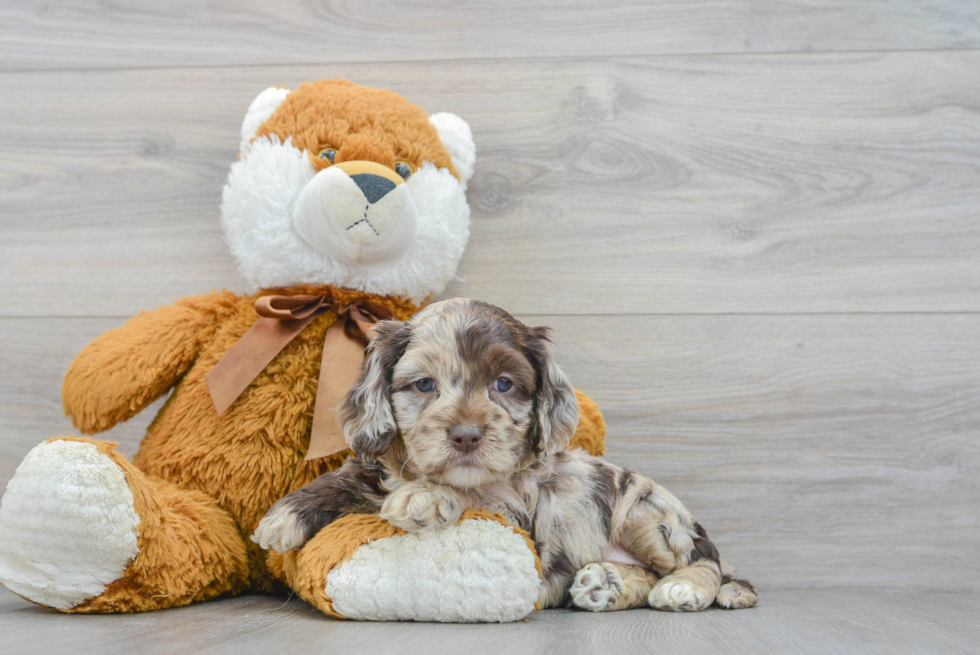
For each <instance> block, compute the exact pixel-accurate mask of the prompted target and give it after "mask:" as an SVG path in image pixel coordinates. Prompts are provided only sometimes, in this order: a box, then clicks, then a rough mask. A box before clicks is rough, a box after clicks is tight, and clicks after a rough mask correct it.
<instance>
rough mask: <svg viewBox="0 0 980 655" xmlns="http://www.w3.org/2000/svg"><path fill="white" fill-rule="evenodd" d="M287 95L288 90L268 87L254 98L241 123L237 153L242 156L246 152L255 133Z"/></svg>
mask: <svg viewBox="0 0 980 655" xmlns="http://www.w3.org/2000/svg"><path fill="white" fill-rule="evenodd" d="M288 94H289V89H279V88H276V87H274V86H270V87H269V88H268V89H266V90H265V91H263V92H262V93H260V94H259V95H257V96H256V97H255V100H253V101H252V104H251V105H249V106H248V111H247V112H245V119H244V120H243V121H242V142H241V144H240V146H239V152H241V153H242V154H245V153H247V152H248V149H249V144H250V142H251V141H252V139H253V138H254V137H255V133H256V132H257V131H258V129H259V128H260V127H262V123H264V122H266V121H267V120H269V117H271V116H272V114H273V113H274V112H275V111H276V109H278V108H279V105H280V104H282V101H283V100H285V98H286V96H287V95H288Z"/></svg>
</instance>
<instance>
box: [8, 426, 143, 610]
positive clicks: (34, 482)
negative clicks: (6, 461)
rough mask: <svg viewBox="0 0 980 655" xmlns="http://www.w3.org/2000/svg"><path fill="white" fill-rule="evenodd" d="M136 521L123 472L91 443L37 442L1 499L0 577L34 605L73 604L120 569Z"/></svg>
mask: <svg viewBox="0 0 980 655" xmlns="http://www.w3.org/2000/svg"><path fill="white" fill-rule="evenodd" d="M139 521H140V517H139V516H138V515H137V513H136V510H135V509H134V501H133V493H132V491H131V490H130V488H129V485H128V484H127V482H126V476H125V474H124V473H123V471H122V469H121V468H120V467H119V466H118V465H116V464H115V463H114V462H113V461H112V459H111V458H110V457H109V456H108V455H106V454H104V453H102V452H100V451H99V449H98V448H97V446H96V445H95V444H94V443H84V442H80V441H67V440H57V441H49V442H46V443H42V444H41V445H39V446H37V447H35V448H34V449H33V450H32V451H31V452H30V453H28V455H27V457H26V458H25V459H24V461H23V462H22V463H21V464H20V466H19V467H18V468H17V472H16V473H15V474H14V477H13V478H12V479H11V480H10V483H9V484H8V485H7V492H6V494H5V495H4V496H3V500H2V502H0V582H2V583H3V584H4V586H6V587H7V588H8V589H10V590H11V591H13V592H14V593H16V594H18V595H20V596H22V597H24V598H26V599H28V600H30V601H32V602H35V603H37V604H39V605H46V606H48V607H52V608H55V609H60V610H68V609H70V608H72V607H75V606H76V605H79V604H81V603H83V602H84V601H86V600H88V599H90V598H94V597H95V596H98V595H99V594H100V593H102V592H103V591H104V590H105V587H106V585H108V584H109V583H111V582H112V581H114V580H116V579H117V578H119V577H120V576H122V575H123V572H124V571H125V570H126V567H127V566H128V565H129V563H130V562H131V561H132V560H133V559H134V558H135V557H136V555H137V552H138V550H139V548H138V546H137V527H138V526H139Z"/></svg>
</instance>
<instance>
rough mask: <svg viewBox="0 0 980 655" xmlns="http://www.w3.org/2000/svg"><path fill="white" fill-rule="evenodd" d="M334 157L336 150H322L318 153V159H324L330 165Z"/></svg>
mask: <svg viewBox="0 0 980 655" xmlns="http://www.w3.org/2000/svg"><path fill="white" fill-rule="evenodd" d="M336 156H337V149H336V148H324V149H323V150H321V151H320V159H326V160H328V161H329V162H330V163H331V164H332V163H333V160H334V157H336Z"/></svg>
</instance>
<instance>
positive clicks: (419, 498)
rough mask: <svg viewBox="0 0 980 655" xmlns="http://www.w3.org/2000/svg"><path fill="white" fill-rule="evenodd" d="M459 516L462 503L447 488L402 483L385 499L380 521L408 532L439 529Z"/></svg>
mask: <svg viewBox="0 0 980 655" xmlns="http://www.w3.org/2000/svg"><path fill="white" fill-rule="evenodd" d="M462 515H463V501H462V499H461V498H460V497H459V495H458V494H457V493H456V492H455V491H453V490H452V489H450V488H448V487H443V486H441V485H437V484H430V483H427V482H406V483H405V484H403V485H402V486H400V487H398V488H397V489H395V490H394V491H393V492H391V494H390V495H389V496H388V497H387V498H386V499H385V502H384V505H383V506H382V507H381V518H383V519H384V520H386V521H388V522H389V523H391V524H392V525H394V526H397V527H399V528H402V529H403V530H408V531H417V530H439V529H442V528H447V527H449V526H451V525H454V524H455V523H456V522H457V521H459V517H460V516H462Z"/></svg>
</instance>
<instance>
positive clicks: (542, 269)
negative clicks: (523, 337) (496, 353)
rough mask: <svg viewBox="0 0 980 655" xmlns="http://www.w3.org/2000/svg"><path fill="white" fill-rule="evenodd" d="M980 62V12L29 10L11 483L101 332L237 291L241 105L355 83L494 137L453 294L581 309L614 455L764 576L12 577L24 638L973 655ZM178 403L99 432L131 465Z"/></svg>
mask: <svg viewBox="0 0 980 655" xmlns="http://www.w3.org/2000/svg"><path fill="white" fill-rule="evenodd" d="M978 71H980V3H977V2H975V1H974V0H931V1H919V2H914V1H911V0H909V1H903V2H893V1H891V0H867V1H862V2H847V1H846V0H820V1H817V2H814V1H811V0H786V1H784V2H779V3H773V2H762V1H751V0H710V1H709V0H688V1H686V2H657V3H649V2H614V1H613V0H601V1H599V2H569V3H558V4H556V3H539V2H503V1H498V0H487V1H485V2H481V3H476V4H468V5H466V6H465V7H464V6H461V5H459V4H458V3H451V2H448V1H446V2H441V1H434V2H426V3H396V2H380V1H370V2H316V3H314V2H309V1H301V0H298V1H297V2H293V3H274V2H270V1H261V0H243V1H241V2H235V3H159V2H150V1H148V0H128V1H127V2H124V3H92V2H84V1H83V0H55V1H46V0H45V1H40V2H39V1H37V0H0V114H2V115H3V116H4V120H3V121H0V230H2V234H3V239H0V262H2V264H3V265H2V267H0V489H2V488H3V487H4V486H5V485H6V482H7V480H9V479H10V477H11V476H12V475H13V472H14V469H15V467H16V465H17V463H18V462H19V461H20V460H21V459H22V458H23V456H24V455H25V454H26V453H27V451H28V450H29V449H30V448H31V447H32V446H33V445H35V444H36V443H38V442H39V441H41V440H43V439H45V438H47V437H50V436H54V435H57V434H64V433H68V432H70V426H69V425H68V423H67V421H66V420H65V419H64V418H63V417H62V415H61V410H60V399H59V392H60V381H61V376H62V375H63V373H64V370H65V369H66V367H67V366H68V363H69V362H70V360H71V358H72V356H73V355H74V354H75V353H77V352H78V350H79V349H80V348H81V347H83V346H84V344H85V343H87V342H88V341H89V340H91V339H92V338H93V337H95V336H96V335H98V334H100V333H101V332H103V331H105V330H107V329H109V328H111V327H114V326H116V325H118V324H120V323H121V322H122V321H124V320H125V319H126V318H128V317H129V316H131V315H133V314H134V313H136V312H138V311H140V310H143V309H151V308H153V307H156V306H159V305H161V304H163V303H167V302H170V301H171V300H173V299H174V298H176V297H179V296H182V295H189V294H199V293H205V292H207V291H209V290H210V289H212V288H222V287H225V288H230V289H235V290H245V288H246V287H245V284H244V282H243V281H242V279H241V277H240V275H239V274H238V272H237V271H236V269H235V267H234V264H233V263H232V261H231V258H230V256H229V255H228V253H227V249H226V247H225V245H224V242H223V239H222V235H221V231H220V228H219V226H218V204H219V201H220V196H221V187H222V185H223V182H224V178H225V175H226V174H227V170H228V167H229V166H230V164H231V162H232V161H233V160H234V157H235V154H236V148H237V145H238V137H237V134H238V126H239V124H240V121H241V118H242V114H243V112H244V110H245V108H246V107H247V105H248V103H249V102H250V100H251V99H252V98H253V97H254V96H255V95H256V94H257V93H258V92H259V91H261V90H262V89H264V88H265V87H267V86H270V85H273V84H285V85H295V84H297V83H300V82H302V81H304V80H309V79H318V78H323V77H345V78H349V79H353V80H354V81H356V82H359V83H362V84H367V85H373V86H382V87H387V88H392V89H394V90H396V91H399V92H401V93H403V94H404V95H406V96H407V97H408V98H409V99H411V100H412V101H414V102H417V103H419V104H420V105H422V106H423V107H424V108H426V109H427V110H429V111H431V112H435V111H452V112H455V113H458V114H460V115H461V116H463V117H464V118H466V119H467V120H468V121H469V122H470V124H471V125H472V127H473V131H474V135H475V138H476V142H477V147H478V163H477V167H476V173H475V176H474V178H473V180H472V181H471V184H470V190H469V199H470V203H471V206H472V208H473V229H472V238H471V241H470V245H469V246H468V249H467V252H466V255H465V256H464V258H463V262H462V264H461V266H460V271H459V279H458V280H456V281H454V282H453V283H452V284H451V285H450V288H449V289H448V290H447V292H446V295H447V296H452V295H467V296H473V297H479V298H482V299H485V300H488V301H491V302H494V303H497V304H500V305H502V306H504V307H505V308H507V309H509V310H511V311H513V312H514V313H516V314H518V315H519V316H520V317H522V318H524V319H526V320H528V321H530V322H535V323H545V324H550V325H552V326H553V327H554V328H555V329H556V332H557V336H558V339H559V351H560V354H561V358H562V361H563V364H564V365H565V367H566V368H567V370H568V371H569V373H570V374H571V376H572V378H573V380H574V381H575V383H576V385H577V386H579V387H581V388H583V389H585V390H587V391H588V392H589V393H591V394H592V395H594V396H595V398H596V399H597V400H598V401H599V402H600V405H601V406H602V407H603V408H604V411H605V414H606V417H607V419H608V422H609V426H610V436H609V455H608V457H609V458H610V459H611V460H613V461H616V462H618V463H622V464H625V463H629V465H630V466H632V467H634V468H637V469H639V470H640V471H642V472H644V473H646V474H648V475H650V476H652V477H654V478H656V479H657V480H658V481H660V482H662V483H664V484H665V485H666V486H668V488H670V489H671V490H672V491H674V492H675V493H676V494H677V495H678V496H679V497H681V498H682V499H683V500H684V501H685V502H686V503H687V504H688V505H689V506H690V507H691V508H692V509H693V510H694V512H695V513H696V515H697V516H698V517H699V518H700V519H701V520H702V522H703V523H705V525H706V526H707V527H708V529H709V530H710V531H711V533H712V535H713V536H714V537H715V539H716V541H717V542H718V544H719V546H720V547H721V549H722V552H723V554H724V555H725V556H726V557H727V558H730V559H731V560H733V561H735V562H736V563H738V564H739V565H740V567H741V569H742V572H743V573H745V574H746V575H747V577H749V578H751V579H752V580H753V581H755V582H756V583H757V584H758V586H759V587H760V588H761V591H762V605H760V607H759V608H757V609H755V610H752V611H750V612H736V613H724V612H719V611H714V612H708V613H705V614H702V615H699V616H672V615H665V614H660V613H655V612H646V611H643V612H640V611H634V612H627V613H621V614H617V615H606V616H591V615H587V614H584V613H577V612H575V613H573V612H547V613H543V614H536V615H534V616H533V617H532V618H531V619H530V620H528V621H527V622H525V623H522V624H517V625H513V626H428V625H397V626H396V625H372V624H356V623H338V622H335V621H330V620H327V619H324V618H322V617H320V616H318V615H316V614H315V613H313V612H312V610H310V609H309V608H308V607H306V606H305V605H303V604H302V603H299V602H297V601H291V602H289V603H287V604H286V605H283V601H282V600H277V599H270V598H259V597H249V598H243V599H229V600H225V601H221V602H219V603H211V604H208V605H206V606H200V607H192V608H185V609H182V610H176V611H172V612H162V613H158V614H152V615H146V616H138V617H64V616H60V615H55V614H52V613H48V612H45V611H43V610H39V609H36V608H33V607H31V606H30V605H29V604H27V603H25V602H23V601H21V600H19V599H17V598H15V597H13V596H12V595H10V594H9V593H8V592H5V591H3V590H0V634H2V635H4V637H3V639H4V640H5V641H4V645H5V649H4V652H8V650H7V647H8V645H9V648H12V649H13V650H12V651H10V652H24V651H29V652H32V653H44V652H64V650H65V649H78V648H79V644H84V645H85V648H88V649H89V650H93V651H95V650H99V651H103V652H104V651H106V650H108V651H113V650H119V651H125V650H132V649H133V648H137V647H138V648H139V649H140V650H141V651H145V652H147V653H155V652H187V651H188V650H200V651H204V652H224V651H230V650H232V649H234V650H235V652H237V653H244V652H252V651H254V652H259V651H260V650H268V649H270V648H279V649H283V648H287V649H288V650H294V651H297V652H306V651H313V650H317V651H322V650H323V649H324V648H328V647H329V648H330V649H332V651H334V652H344V651H345V649H347V650H352V649H354V648H358V647H359V646H360V647H362V646H363V644H364V643H368V642H370V643H373V644H377V645H378V649H379V650H380V651H383V652H392V653H395V652H404V651H412V652H415V651H417V650H421V649H423V648H424V649H425V650H426V651H430V652H436V653H438V652H443V651H449V650H452V651H453V652H458V651H459V650H461V649H468V650H472V651H475V652H479V651H480V649H481V648H484V649H485V648H487V647H488V646H489V645H490V644H492V645H493V648H494V650H498V649H500V650H502V649H505V648H506V649H508V650H511V651H514V652H517V653H520V652H566V651H568V652H578V651H582V652H585V651H589V650H602V651H603V652H609V651H610V650H617V649H622V650H626V651H630V650H641V649H642V650H644V651H649V650H651V649H652V648H658V647H663V648H669V649H670V650H671V651H677V652H688V651H690V652H699V653H703V652H730V651H736V650H738V651H742V652H745V651H748V652H756V651H763V650H768V651H770V652H788V651H792V652H827V651H834V652H868V651H880V652H922V651H931V652H968V651H976V648H977V646H976V644H977V643H978V642H977V639H978V637H980V634H978V633H980V628H978V621H977V616H978V612H977V610H978V609H980V600H978V595H980V565H978V563H977V558H976V553H977V552H978V551H980V338H978V335H980V254H978V253H980V75H978ZM156 407H157V406H156V405H155V406H154V407H151V408H150V409H149V410H148V411H146V412H144V413H143V414H142V415H141V416H138V417H137V418H135V419H134V420H133V421H131V422H130V423H128V424H125V425H122V426H119V427H117V428H116V429H114V430H113V431H111V432H110V433H108V434H107V435H106V437H107V438H110V439H113V440H118V441H120V443H121V449H122V450H123V451H124V452H127V453H132V452H134V450H135V448H136V446H137V445H138V442H139V439H140V436H141V434H142V432H143V430H144V429H145V427H146V425H147V424H148V422H149V420H150V419H151V418H152V415H153V411H154V410H155V408H156ZM359 650H361V648H359Z"/></svg>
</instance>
